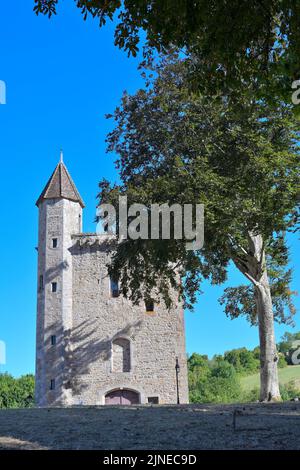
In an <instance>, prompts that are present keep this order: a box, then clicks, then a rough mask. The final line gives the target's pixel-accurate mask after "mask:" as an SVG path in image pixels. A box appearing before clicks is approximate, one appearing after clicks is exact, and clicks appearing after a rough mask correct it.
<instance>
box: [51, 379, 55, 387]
mask: <svg viewBox="0 0 300 470" xmlns="http://www.w3.org/2000/svg"><path fill="white" fill-rule="evenodd" d="M50 390H55V379H51V381H50Z"/></svg>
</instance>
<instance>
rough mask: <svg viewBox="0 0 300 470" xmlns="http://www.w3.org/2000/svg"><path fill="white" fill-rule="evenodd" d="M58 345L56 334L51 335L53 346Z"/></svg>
mask: <svg viewBox="0 0 300 470" xmlns="http://www.w3.org/2000/svg"><path fill="white" fill-rule="evenodd" d="M55 345H56V335H52V336H51V346H55Z"/></svg>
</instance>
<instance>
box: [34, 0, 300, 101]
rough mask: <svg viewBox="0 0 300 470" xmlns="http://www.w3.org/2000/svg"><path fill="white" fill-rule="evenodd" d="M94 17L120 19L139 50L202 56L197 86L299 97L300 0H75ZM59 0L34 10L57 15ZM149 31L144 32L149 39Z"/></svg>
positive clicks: (120, 32)
mask: <svg viewBox="0 0 300 470" xmlns="http://www.w3.org/2000/svg"><path fill="white" fill-rule="evenodd" d="M74 1H75V3H76V5H77V7H78V8H79V10H80V11H81V14H82V15H83V18H84V19H85V20H86V19H87V18H88V17H89V16H91V17H93V18H95V19H96V20H98V22H99V25H100V26H103V25H105V23H106V22H107V21H109V20H113V19H114V20H115V24H116V27H115V44H116V46H118V47H120V48H122V49H124V50H125V51H127V53H128V54H129V55H130V54H132V55H136V54H137V52H138V50H139V47H140V44H141V43H142V44H144V48H143V50H144V55H145V57H149V55H152V54H153V51H158V52H166V51H167V50H168V49H169V47H170V46H175V47H177V48H178V49H181V50H182V51H183V52H184V53H186V54H190V53H192V54H194V55H196V56H197V57H198V58H199V59H200V64H201V67H199V66H197V64H195V67H194V72H195V73H196V78H197V80H196V81H197V87H200V89H201V90H202V91H204V90H206V92H207V93H208V94H214V93H215V92H216V90H220V89H223V90H226V89H227V88H231V89H236V90H237V89H239V90H241V89H243V88H244V89H245V88H246V87H247V84H248V83H250V82H251V81H254V82H255V83H256V85H257V92H258V93H263V94H264V95H266V94H267V95H268V96H269V97H270V98H272V96H274V94H275V95H276V94H278V93H279V94H280V95H281V96H283V95H284V96H285V98H286V99H287V100H289V101H290V99H291V86H292V82H293V81H294V80H297V79H299V78H300V70H299V57H298V55H299V50H300V4H299V2H297V1H295V0H254V1H251V2H249V1H248V0H231V1H228V0H214V1H209V2H208V1H207V0H196V1H195V0H193V1H192V0H139V1H138V2H136V1H132V0H124V1H121V0H110V1H107V0H93V1H91V0H74ZM59 4H60V2H59V0H35V6H34V11H35V12H36V13H37V14H39V13H41V14H45V15H48V16H49V17H51V16H52V15H54V14H56V13H57V9H58V6H59ZM141 38H142V39H141Z"/></svg>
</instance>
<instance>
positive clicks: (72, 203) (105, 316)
mask: <svg viewBox="0 0 300 470" xmlns="http://www.w3.org/2000/svg"><path fill="white" fill-rule="evenodd" d="M37 206H38V208H39V245H38V302H37V304H38V305H37V340H36V402H37V404H38V405H39V406H50V405H54V406H55V405H57V406H70V405H104V404H137V403H141V404H146V403H152V404H157V403H160V404H175V403H177V400H178V395H179V399H180V403H187V402H188V384H187V364H186V353H185V336H184V318H183V309H182V307H181V306H178V307H176V308H173V309H171V310H167V309H166V308H165V307H164V306H163V305H157V306H155V308H154V306H153V305H140V306H133V305H132V304H131V302H130V301H128V300H126V299H125V298H123V297H122V295H119V291H118V284H117V283H116V282H115V281H113V280H111V279H110V278H109V276H108V274H107V264H108V263H109V259H110V251H111V250H110V248H109V236H108V235H99V234H98V235H97V234H90V233H82V211H83V208H84V203H83V201H82V199H81V197H80V195H79V192H78V191H77V189H76V186H75V184H74V183H73V180H72V178H71V176H70V174H69V173H68V170H67V169H66V166H65V165H64V163H63V161H62V157H61V161H60V163H59V164H58V165H57V167H56V168H55V170H54V173H53V174H52V176H51V178H50V180H49V181H48V183H47V185H46V187H45V189H44V191H43V192H42V194H41V196H40V197H39V199H38V201H37ZM176 361H177V364H179V366H180V371H179V373H176V370H175V366H176Z"/></svg>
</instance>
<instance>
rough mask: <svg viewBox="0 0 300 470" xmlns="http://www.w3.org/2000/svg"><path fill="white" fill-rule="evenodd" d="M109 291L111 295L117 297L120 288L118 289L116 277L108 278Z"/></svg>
mask: <svg viewBox="0 0 300 470" xmlns="http://www.w3.org/2000/svg"><path fill="white" fill-rule="evenodd" d="M110 293H111V296H112V297H119V295H120V289H119V281H118V280H116V279H113V278H111V279H110Z"/></svg>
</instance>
